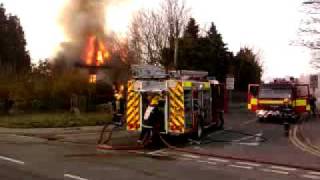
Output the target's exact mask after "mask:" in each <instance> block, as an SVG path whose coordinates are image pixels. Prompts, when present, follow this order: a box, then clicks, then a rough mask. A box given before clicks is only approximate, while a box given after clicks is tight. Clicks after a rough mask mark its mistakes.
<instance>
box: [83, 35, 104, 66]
mask: <svg viewBox="0 0 320 180" xmlns="http://www.w3.org/2000/svg"><path fill="white" fill-rule="evenodd" d="M108 59H110V53H109V52H108V50H107V49H106V47H105V45H104V43H103V42H102V41H101V40H100V39H98V38H97V37H96V36H90V37H89V38H88V40H87V44H86V48H85V54H84V60H85V63H86V64H87V65H95V66H100V65H103V64H104V63H105V62H106V61H107V60H108Z"/></svg>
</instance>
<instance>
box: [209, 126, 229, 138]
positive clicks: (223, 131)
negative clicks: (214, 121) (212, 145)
mask: <svg viewBox="0 0 320 180" xmlns="http://www.w3.org/2000/svg"><path fill="white" fill-rule="evenodd" d="M232 129H233V128H232V127H229V128H226V129H224V130H220V131H216V132H213V133H210V134H209V135H208V137H212V136H213V135H218V134H221V133H225V132H226V131H230V130H232Z"/></svg>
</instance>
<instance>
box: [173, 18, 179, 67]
mask: <svg viewBox="0 0 320 180" xmlns="http://www.w3.org/2000/svg"><path fill="white" fill-rule="evenodd" d="M178 25H179V23H178V20H176V32H175V37H174V67H175V69H176V70H178V50H179V27H178Z"/></svg>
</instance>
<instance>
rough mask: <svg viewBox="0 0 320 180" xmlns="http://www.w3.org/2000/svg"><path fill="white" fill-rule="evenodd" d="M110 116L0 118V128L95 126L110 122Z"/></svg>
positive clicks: (36, 115)
mask: <svg viewBox="0 0 320 180" xmlns="http://www.w3.org/2000/svg"><path fill="white" fill-rule="evenodd" d="M111 119H112V116H111V115H110V114H105V113H88V114H81V115H73V114H70V113H48V114H28V115H13V116H0V127H6V128H66V127H80V126H97V125H103V124H104V123H106V122H108V121H111Z"/></svg>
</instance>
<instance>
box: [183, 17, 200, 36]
mask: <svg viewBox="0 0 320 180" xmlns="http://www.w3.org/2000/svg"><path fill="white" fill-rule="evenodd" d="M184 37H186V38H193V39H197V38H198V37H199V25H198V24H197V23H196V20H195V19H194V18H190V19H189V22H188V24H187V27H186V30H185V31H184Z"/></svg>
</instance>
